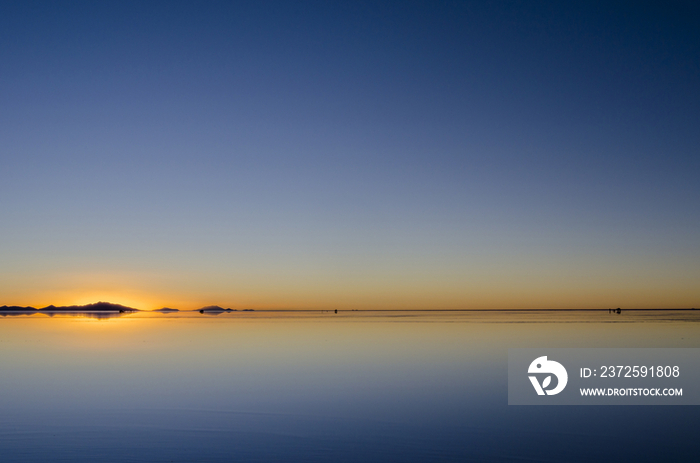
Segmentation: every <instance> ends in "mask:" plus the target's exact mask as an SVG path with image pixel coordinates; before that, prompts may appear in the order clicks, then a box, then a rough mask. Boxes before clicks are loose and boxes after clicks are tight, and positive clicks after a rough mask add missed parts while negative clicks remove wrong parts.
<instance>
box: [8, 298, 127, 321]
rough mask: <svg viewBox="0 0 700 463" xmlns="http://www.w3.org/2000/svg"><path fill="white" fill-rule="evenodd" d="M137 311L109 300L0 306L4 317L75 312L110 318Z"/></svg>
mask: <svg viewBox="0 0 700 463" xmlns="http://www.w3.org/2000/svg"><path fill="white" fill-rule="evenodd" d="M132 312H139V309H135V308H133V307H127V306H124V305H121V304H113V303H111V302H101V301H100V302H95V303H94V304H86V305H68V306H58V307H57V306H55V305H49V306H46V307H42V308H40V309H37V308H35V307H21V306H16V305H13V306H7V305H4V306H2V307H0V315H1V316H3V317H6V316H8V315H31V314H39V313H41V314H45V315H49V316H53V315H56V314H76V315H85V316H92V317H93V318H111V317H118V316H119V315H121V314H126V313H132Z"/></svg>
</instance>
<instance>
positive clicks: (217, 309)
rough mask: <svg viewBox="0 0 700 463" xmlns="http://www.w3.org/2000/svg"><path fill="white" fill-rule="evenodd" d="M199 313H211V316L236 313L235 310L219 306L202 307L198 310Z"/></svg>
mask: <svg viewBox="0 0 700 463" xmlns="http://www.w3.org/2000/svg"><path fill="white" fill-rule="evenodd" d="M197 312H199V313H209V314H218V313H224V312H235V310H233V309H224V308H223V307H219V306H218V305H208V306H206V307H202V308H201V309H199V310H197Z"/></svg>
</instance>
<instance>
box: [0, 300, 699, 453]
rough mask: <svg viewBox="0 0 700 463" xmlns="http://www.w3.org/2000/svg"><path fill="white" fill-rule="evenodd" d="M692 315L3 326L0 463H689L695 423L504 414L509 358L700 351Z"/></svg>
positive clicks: (648, 411) (624, 410)
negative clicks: (602, 350) (533, 351)
mask: <svg viewBox="0 0 700 463" xmlns="http://www.w3.org/2000/svg"><path fill="white" fill-rule="evenodd" d="M699 312H700V311H678V312H628V311H623V312H622V313H621V314H619V315H618V314H609V313H608V312H607V311H601V312H527V313H525V312H501V313H493V312H439V313H425V312H401V313H396V312H340V313H338V314H335V313H333V312H330V311H328V312H323V313H321V312H306V313H303V312H302V313H299V312H296V313H284V312H231V313H221V314H218V315H211V314H200V313H198V312H179V313H144V312H139V313H133V314H122V315H121V316H118V317H114V318H91V317H89V316H83V317H75V316H69V315H54V316H51V317H50V316H47V315H44V314H34V315H16V316H8V317H4V318H1V319H0V368H1V370H0V391H1V393H0V455H2V460H3V461H32V462H34V461H48V460H51V461H81V462H82V461H85V462H87V461H176V462H184V461H198V462H199V461H522V460H535V461H554V462H556V461H562V462H563V461H567V462H572V461H573V462H577V461H593V460H596V461H619V460H629V461H661V460H663V461H693V460H694V459H695V458H696V456H697V454H698V452H699V451H700V444H698V441H697V439H695V435H696V434H697V431H696V430H697V429H698V425H700V414H699V413H698V409H697V407H658V406H657V407H515V406H510V407H509V406H508V405H507V350H508V348H515V347H586V346H590V347H700V323H699V322H700V313H699Z"/></svg>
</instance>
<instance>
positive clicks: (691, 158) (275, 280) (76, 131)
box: [0, 1, 700, 309]
mask: <svg viewBox="0 0 700 463" xmlns="http://www.w3.org/2000/svg"><path fill="white" fill-rule="evenodd" d="M698 121H700V8H699V7H698V6H697V4H695V3H694V2H658V3H650V2H610V1H605V2H453V1H429V2H427V1H426V2H414V1H398V2H363V1H352V2H326V1H319V2H289V1H286V2H273V1H269V2H268V1H255V2H216V1H210V2H206V1H204V2H177V1H168V2H157V1H153V2H128V1H119V2H108V1H104V2H102V1H101V2H66V3H64V2H58V3H57V2H31V1H22V2H2V3H0V176H1V179H2V181H0V263H1V265H0V304H7V305H32V306H35V307H41V306H44V305H48V304H55V305H63V304H66V305H67V304H86V303H91V302H96V301H98V300H102V301H110V302H114V303H121V304H125V305H130V306H132V307H136V308H141V309H156V308H159V307H163V306H170V307H175V308H180V309H194V308H199V307H201V306H204V305H209V304H218V305H221V306H223V307H232V308H258V309H263V308H268V309H324V308H339V309H458V308H576V307H593V308H597V307H600V308H608V307H626V308H632V307H636V308H654V307H698V306H700V181H698V178H700V176H699V175H698V174H699V173H700V130H699V126H698Z"/></svg>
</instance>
